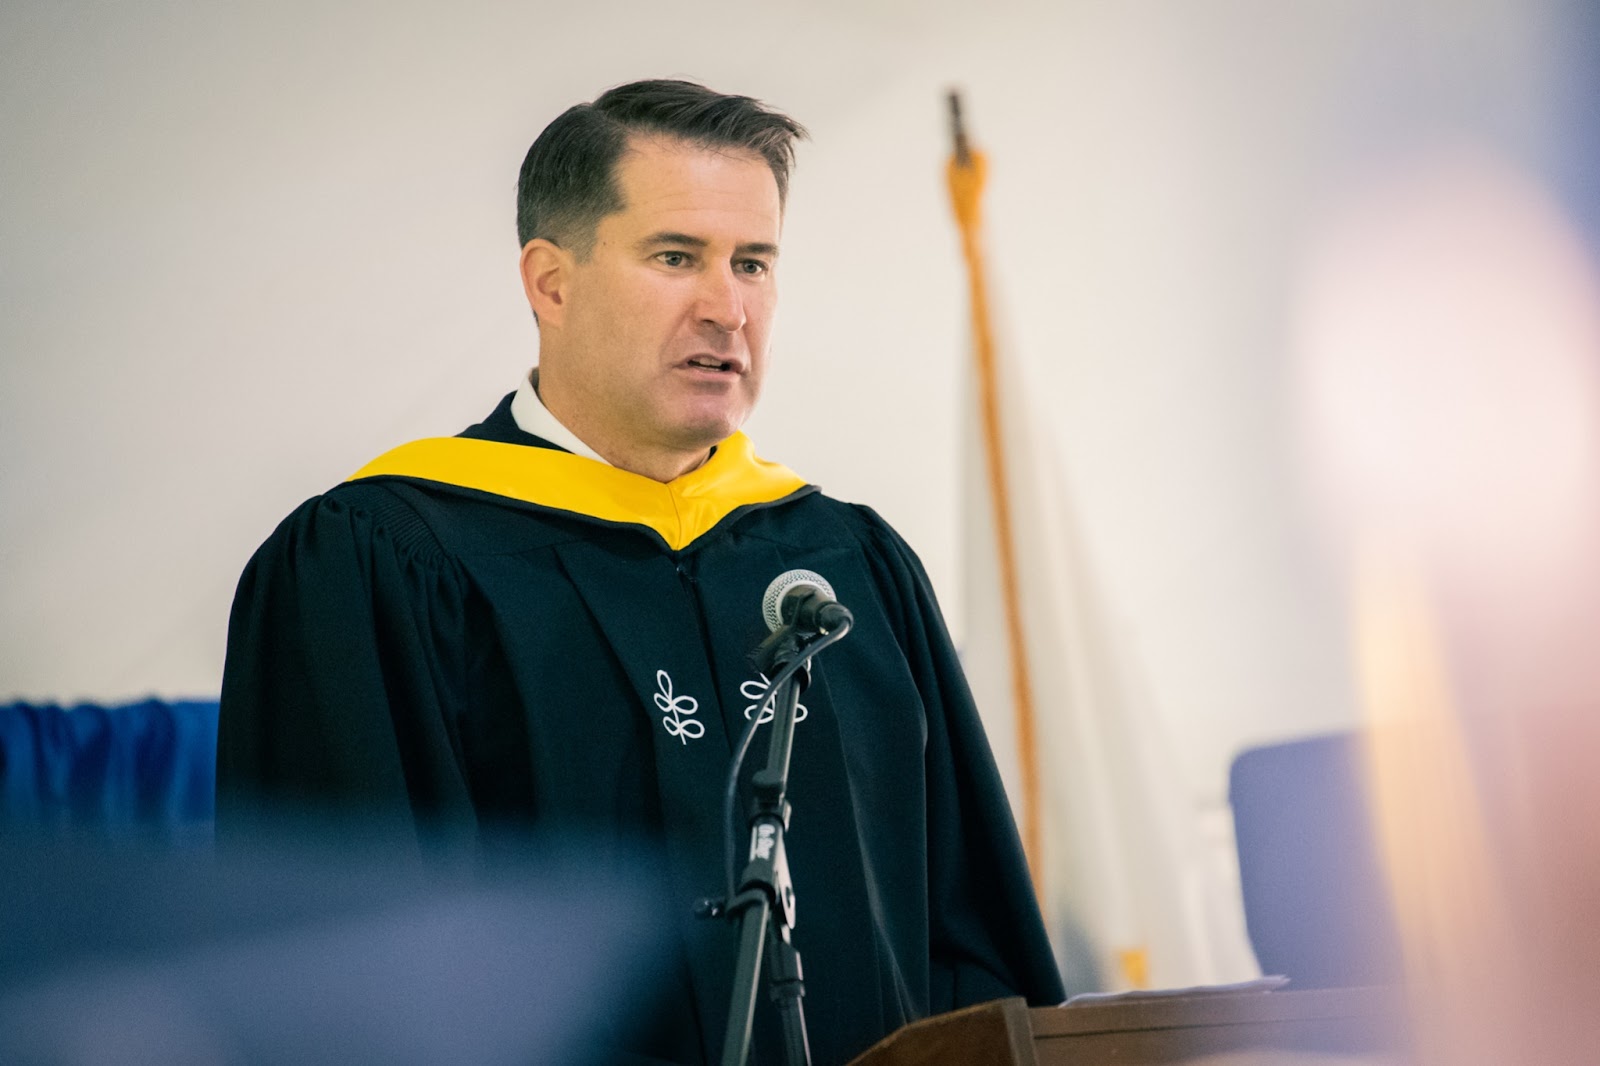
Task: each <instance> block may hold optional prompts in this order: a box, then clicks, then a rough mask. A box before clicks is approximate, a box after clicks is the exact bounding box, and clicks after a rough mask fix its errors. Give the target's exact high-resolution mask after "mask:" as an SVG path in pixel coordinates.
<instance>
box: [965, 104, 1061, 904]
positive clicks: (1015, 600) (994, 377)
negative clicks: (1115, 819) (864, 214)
mask: <svg viewBox="0 0 1600 1066" xmlns="http://www.w3.org/2000/svg"><path fill="white" fill-rule="evenodd" d="M950 124H951V131H952V134H953V136H954V141H955V151H954V153H953V154H952V155H951V157H950V162H949V164H948V166H947V168H946V177H947V179H948V181H949V185H950V201H951V204H952V206H953V207H954V209H955V216H956V225H957V228H959V229H960V231H961V251H962V254H963V256H964V257H965V258H966V261H967V280H968V288H969V292H970V295H971V300H972V334H973V346H972V351H973V359H974V361H975V363H976V365H977V371H978V400H979V412H980V422H981V424H982V431H983V451H984V459H985V465H986V468H987V471H988V475H989V502H990V505H991V509H992V510H993V512H994V529H995V544H996V549H997V553H998V555H999V563H1000V592H1001V597H1002V601H1003V603H1004V608H1005V621H1006V641H1007V644H1008V645H1009V651H1010V663H1011V691H1012V700H1013V703H1014V705H1015V713H1016V727H1017V765H1018V771H1019V777H1020V785H1021V789H1022V847H1023V850H1024V851H1025V852H1026V854H1027V857H1028V867H1029V869H1030V871H1031V872H1032V875H1033V890H1034V893H1035V894H1036V895H1037V896H1038V897H1039V898H1040V900H1041V902H1042V901H1043V899H1044V893H1043V891H1042V887H1043V869H1042V864H1043V859H1042V855H1041V850H1040V848H1041V833H1042V830H1041V821H1042V819H1041V817H1040V811H1039V808H1040V803H1039V758H1038V750H1037V748H1038V746H1037V740H1036V729H1035V719H1034V710H1033V685H1032V678H1031V675H1030V673H1029V668H1028V648H1027V642H1026V640H1025V639H1024V633H1023V626H1022V594H1021V589H1020V588H1019V585H1018V576H1017V558H1016V545H1015V539H1014V536H1013V532H1012V521H1011V497H1010V494H1009V492H1008V491H1007V482H1006V458H1005V447H1004V441H1003V440H1002V436H1001V426H1000V387H999V381H998V374H997V372H996V369H995V345H994V337H993V334H992V332H991V327H990V323H989V300H988V289H987V286H986V285H985V280H984V271H983V252H982V247H981V242H980V241H979V214H980V201H981V199H982V195H983V184H984V179H985V177H986V175H987V166H986V161H985V160H984V157H983V156H982V154H981V153H978V152H975V151H973V150H972V147H971V145H970V144H969V143H968V142H967V134H966V129H965V127H964V126H963V124H962V121H961V96H960V94H959V93H956V92H952V93H950Z"/></svg>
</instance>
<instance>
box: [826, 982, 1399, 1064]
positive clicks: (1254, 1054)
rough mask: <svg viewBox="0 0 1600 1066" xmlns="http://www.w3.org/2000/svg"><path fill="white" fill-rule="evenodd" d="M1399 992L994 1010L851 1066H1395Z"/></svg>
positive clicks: (1020, 1004)
mask: <svg viewBox="0 0 1600 1066" xmlns="http://www.w3.org/2000/svg"><path fill="white" fill-rule="evenodd" d="M1402 1017H1403V999H1402V994H1401V992H1400V991H1399V990H1398V989H1390V988H1336V989H1318V990H1311V991H1300V992H1290V991H1285V990H1278V991H1272V992H1261V991H1250V992H1226V993H1201V994H1195V995H1174V996H1151V997H1146V998H1137V999H1123V1000H1111V1001H1101V1002H1093V1003H1087V1004H1082V1005H1075V1006H1071V1007H1033V1008H1030V1007H1028V1006H1027V1004H1026V1003H1025V1002H1024V1001H1023V1000H1021V999H1002V1000H996V1001H994V1002H993V1003H983V1004H980V1005H978V1006H976V1007H968V1008H966V1009H965V1010H959V1011H952V1012H951V1013H949V1014H941V1015H938V1016H937V1017H933V1018H927V1019H924V1020H923V1021H920V1022H917V1023H915V1024H913V1025H908V1026H906V1027H905V1028H904V1029H901V1030H900V1031H899V1032H897V1033H892V1034H890V1035H889V1036H887V1037H885V1038H884V1039H883V1040H881V1041H879V1042H878V1043H877V1044H875V1045H873V1046H872V1047H871V1048H869V1049H868V1050H867V1051H866V1052H865V1053H864V1054H862V1055H861V1056H859V1057H858V1058H856V1059H855V1060H854V1061H853V1062H852V1063H851V1066H934V1064H945V1063H959V1064H962V1066H1169V1064H1186V1063H1194V1064H1197V1066H1198V1064H1200V1063H1202V1062H1203V1063H1204V1064H1205V1066H1289V1064H1294V1066H1312V1064H1316V1066H1325V1064H1326V1066H1331V1064H1334V1063H1337V1064H1339V1066H1379V1064H1383V1066H1393V1064H1398V1063H1401V1062H1403V1061H1405V1060H1404V1057H1403V1048H1404V1046H1405V1042H1404V1033H1403V1028H1402Z"/></svg>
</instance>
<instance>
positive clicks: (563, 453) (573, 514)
mask: <svg viewBox="0 0 1600 1066" xmlns="http://www.w3.org/2000/svg"><path fill="white" fill-rule="evenodd" d="M801 135H803V131H802V130H801V129H800V128H799V126H798V125H796V124H795V123H794V122H793V121H792V120H791V119H789V118H787V117H786V116H783V115H780V114H777V113H775V112H772V111H770V110H768V109H766V108H765V107H763V106H762V105H761V104H759V103H758V102H757V101H754V100H751V99H749V98H746V97H738V96H723V95H720V94H717V93H713V92H711V91H710V90H708V89H706V88H704V87H702V86H699V85H694V84H691V83H687V82H680V81H650V82H640V83H636V84H632V85H626V86H622V87H620V88H617V89H613V90H611V91H610V92H607V93H605V94H604V95H602V96H601V97H600V98H599V99H597V100H596V101H595V102H594V103H592V104H584V105H580V106H578V107H574V108H572V109H570V110H568V111H567V112H566V113H564V114H563V115H561V116H560V117H559V118H557V119H556V121H555V122H553V123H552V124H551V125H550V126H549V127H548V128H547V129H546V130H545V131H544V133H542V134H541V135H540V137H539V138H538V140H537V141H536V142H535V143H534V145H533V147H532V148H531V149H530V150H529V153H528V156H527V159H526V161H525V162H524V164H523V167H522V174H521V180H520V183H519V188H518V211H517V216H518V230H519V237H520V239H521V241H522V257H521V270H522V279H523V284H524V288H525V290H526V292H527V296H528V302H529V304H530V306H531V307H532V309H533V311H534V314H535V315H536V317H537V320H538V327H539V339H540V365H539V367H538V369H537V370H536V371H535V376H533V377H531V378H530V380H528V381H525V382H523V383H522V384H521V385H520V386H519V388H518V390H517V392H516V393H514V394H512V395H511V396H508V397H506V398H505V400H503V401H502V402H501V404H500V406H499V407H497V408H496V409H495V411H494V412H493V413H492V414H491V415H490V416H489V417H488V418H487V419H485V420H484V421H483V422H482V423H480V424H478V425H475V426H472V427H471V428H469V429H467V430H466V431H465V432H463V433H462V434H461V435H460V436H459V437H456V438H447V439H444V440H431V441H419V442H416V443H413V444H411V445H406V446H404V447H402V448H400V449H397V450H396V451H394V452H391V453H389V454H388V455H386V456H384V457H382V458H380V459H378V460H377V461H376V462H374V463H373V464H370V465H369V466H368V467H367V468H365V469H364V470H362V471H361V472H360V473H358V474H357V475H356V476H355V477H354V478H353V479H352V480H351V481H349V482H347V483H345V484H344V485H341V486H339V487H338V488H335V489H334V490H332V491H331V492H328V493H327V494H325V495H323V496H321V497H318V498H315V499H313V500H311V501H309V502H307V503H306V504H305V505H303V506H302V507H301V508H300V509H299V510H297V511H296V512H295V513H294V514H292V515H291V516H290V517H289V518H288V519H287V520H285V522H284V523H283V524H282V525H281V526H280V527H279V528H278V530H277V531H276V532H275V533H274V534H273V536H272V537H271V538H270V539H269V540H268V541H267V543H266V544H265V545H263V546H262V548H261V549H260V551H259V552H258V553H257V555H256V556H255V558H254V559H253V560H252V561H251V563H250V566H249V567H248V568H247V570H246V571H245V574H244V577H243V578H242V579H241V582H240V586H239V592H238V597H237V599H236V601H235V605H234V610H233V615H232V619H231V623H230V631H229V650H228V668H227V674H226V677H225V679H224V684H223V696H222V715H223V718H222V727H221V740H220V760H219V768H218V773H219V786H218V787H219V798H220V800H221V803H222V809H223V810H225V811H226V810H237V809H241V808H248V807H251V806H254V805H260V804H262V803H265V802H268V801H283V800H290V799H293V800H313V801H318V802H323V803H337V804H341V805H346V806H359V807H364V808H374V807H376V808H380V809H382V808H387V809H391V810H395V809H398V810H401V811H405V812H409V813H410V814H411V815H413V816H415V817H416V818H417V819H418V821H419V822H420V823H423V824H425V825H428V826H433V827H444V828H452V829H460V828H461V827H466V828H469V829H470V828H471V827H474V826H483V825H490V824H501V823H511V824H515V825H529V826H545V827H548V826H561V827H563V828H573V829H581V830H583V831H586V832H588V833H591V834H594V835H596V836H597V837H598V838H601V839H615V838H618V837H623V836H626V835H628V834H632V833H638V832H646V833H649V834H651V835H652V836H655V837H658V838H659V839H661V840H662V841H663V843H664V845H665V848H666V854H667V861H668V865H669V867H670V871H669V881H670V884H671V890H670V891H671V893H672V894H673V895H674V896H675V898H676V900H677V901H678V902H679V903H681V906H678V907H675V912H674V913H675V914H676V915H677V916H678V918H679V920H680V925H681V929H680V938H681V940H682V944H683V960H682V964H681V966H680V970H681V972H682V974H683V980H682V981H681V982H678V983H677V985H676V986H675V987H674V988H673V989H669V990H668V994H669V998H670V997H672V996H675V997H676V1000H675V1002H676V1004H677V1007H676V1008H675V1009H669V1010H668V1011H667V1012H666V1013H667V1015H668V1016H669V1017H670V1019H671V1020H670V1021H669V1023H668V1024H666V1025H664V1026H662V1027H659V1028H658V1030H657V1031H656V1032H653V1033H650V1034H647V1035H645V1036H642V1037H641V1038H640V1040H641V1041H642V1043H641V1044H638V1045H636V1049H637V1050H642V1051H645V1052H647V1053H649V1054H651V1055H654V1056H656V1057H658V1058H662V1059H666V1060H670V1061H679V1062H700V1061H708V1060H712V1059H715V1058H716V1057H717V1056H718V1052H719V1048H720V1042H721V1038H722V1032H723V1028H724V1026H725V1024H726V1013H727V1002H728V990H729V987H730V984H731V971H732V968H733V964H734V959H735V955H736V947H735V943H734V937H733V934H732V928H731V926H729V925H728V924H727V923H719V922H710V921H704V920H696V919H695V918H693V917H691V916H690V913H689V912H690V908H691V905H692V903H693V901H694V900H695V899H697V898H699V897H702V896H706V895H710V894H714V893H715V892H716V890H717V889H718V887H719V886H720V885H721V884H722V881H723V874H722V870H723V859H724V856H723V850H722V840H723V835H722V824H721V801H720V794H721V789H722V783H723V778H724V774H725V772H726V767H727V762H728V758H729V751H730V747H731V744H732V742H733V739H734V738H736V737H737V736H738V735H739V731H740V730H741V729H742V727H743V725H744V723H745V721H746V719H747V718H748V716H749V715H750V714H752V713H754V712H756V711H757V710H758V708H759V707H760V705H761V702H762V696H763V695H764V692H765V684H766V679H765V678H763V677H761V676H760V675H759V674H757V672H756V671H755V669H754V668H753V667H752V666H750V665H749V661H748V656H749V653H750V652H751V650H752V649H753V648H754V647H755V646H756V645H757V644H758V643H759V642H760V640H761V638H762V637H763V636H765V633H766V630H765V627H764V624H763V622H762V619H761V611H760V606H761V598H762V593H763V591H764V589H765V588H766V586H767V584H768V583H769V582H770V581H771V579H772V578H773V577H774V576H776V575H778V574H780V573H783V572H785V571H787V570H790V569H795V568H805V569H809V570H814V571H817V572H819V573H821V574H823V575H824V576H826V577H827V578H828V579H829V580H830V581H831V582H832V584H833V585H834V587H835V588H836V590H837V593H838V597H839V600H840V601H841V602H843V603H845V604H847V605H848V606H849V607H850V608H851V609H852V611H853V612H854V614H855V618H856V624H855V628H854V630H853V632H852V633H851V635H850V637H849V639H848V640H845V641H843V642H842V643H840V644H839V645H838V646H837V647H835V648H833V649H830V651H829V652H828V653H827V655H826V656H825V657H822V658H820V659H819V660H818V662H817V664H816V671H815V675H814V677H813V680H812V683H811V685H810V687H809V688H808V689H807V690H806V692H805V695H804V699H803V701H802V702H803V704H804V706H805V711H804V718H803V719H802V720H801V721H800V722H799V724H798V726H797V729H796V739H795V747H794V756H793V762H792V770H791V779H790V797H791V799H792V800H793V802H794V807H795V811H796V813H795V815H794V819H793V825H792V827H791V830H790V832H789V836H788V853H789V856H790V863H791V868H792V872H793V879H794V886H795V891H796V895H797V897H798V899H799V901H800V902H799V921H798V922H797V926H796V930H795V942H796V945H797V947H798V948H799V949H800V951H801V953H802V955H803V957H804V964H805V976H806V999H805V1006H806V1015H807V1021H808V1024H809V1026H810V1032H811V1039H812V1047H813V1051H814V1053H815V1057H816V1061H817V1062H839V1061H843V1060H845V1059H847V1058H849V1057H850V1056H852V1055H854V1054H856V1053H858V1052H860V1051H861V1050H863V1049H864V1048H865V1047H866V1046H868V1045H869V1044H870V1043H872V1042H873V1041H874V1040H876V1039H878V1038H880V1037H882V1036H883V1035H885V1034H887V1033H889V1032H891V1031H893V1030H894V1029H896V1028H898V1027H899V1026H901V1025H903V1024H905V1023H907V1022H909V1021H912V1020H914V1019H916V1018H919V1017H922V1016H925V1015H927V1014H930V1013H937V1012H940V1011H945V1010H950V1009H952V1008H955V1007H958V1006H962V1005H965V1004H969V1003H975V1002H981V1001H983V1000H987V999H991V998H996V997H1000V996H1010V995H1018V994H1022V995H1026V996H1028V997H1029V998H1030V999H1032V1000H1033V1001H1035V1002H1040V1003H1044V1002H1052V1001H1054V1000H1057V999H1059V997H1060V995H1061V989H1060V981H1059V978H1058V977H1057V975H1056V972H1055V967H1054V963H1053V961H1052V959H1051V955H1050V951H1049V947H1048V944H1047V943H1046V940H1045V937H1044V934H1043V930H1042V926H1041V923H1040V920H1039V915H1038V910H1037V906H1036V904H1035V903H1034V900H1033V898H1032V894H1031V890H1030V888H1029V885H1028V880H1027V874H1026V870H1025V868H1024V865H1023V862H1022V858H1021V849H1020V847H1019V845H1018V843H1017V838H1016V831H1015V829H1014V827H1013V825H1012V823H1011V819H1010V814H1009V809H1008V808H1007V806H1006V801H1005V797H1004V795H1003V793H1002V791H1001V788H1000V785H999V780H998V776H997V775H996V773H995V769H994V765H993V761H992V759H991V757H990V754H989V751H988V748H987V745H986V743H985V741H984V738H983V734H982V730H981V727H980V726H979V723H978V719H977V716H976V713H975V711H974V708H973V707H972V703H971V697H970V695H969V693H968V690H967V688H966V684H965V681H964V680H963V678H962V676H961V671H960V667H959V665H958V664H957V662H956V658H955V654H954V652H953V650H952V648H951V646H950V641H949V638H948V635H947V634H946V632H945V628H944V624H943V622H942V620H941V618H940V615H939V612H938V608H937V606H936V604H935V603H934V600H933V594H932V591H931V590H930V588H929V586H928V582H927V579H926V576H925V575H924V573H923V571H922V568H921V566H920V564H919V563H918V562H917V559H916V557H915V556H914V555H913V554H912V552H911V550H910V549H909V548H908V547H907V546H906V545H905V544H904V542H902V541H901V540H900V538H899V537H898V536H897V535H896V534H895V533H894V531H893V530H891V529H890V528H889V527H888V526H887V525H885V524H884V523H883V521H882V520H881V519H879V518H878V517H877V515H875V514H874V513H873V512H871V511H870V510H868V509H866V508H863V507H857V506H852V505H848V504H844V503H839V502H837V501H834V500H831V499H829V498H827V497H825V496H823V495H822V494H821V493H820V492H818V491H817V490H816V488H815V487H814V486H811V485H807V484H806V483H805V482H804V481H803V480H802V479H800V478H799V477H797V476H796V475H794V474H793V473H792V472H790V471H789V470H787V469H786V468H784V467H781V466H778V465H776V464H772V463H767V462H764V461H762V460H760V459H757V458H755V456H754V454H753V451H752V449H751V445H750V442H749V441H748V440H747V439H746V438H745V437H744V436H743V435H742V434H740V433H739V432H738V430H739V427H740V425H741V424H742V423H743V422H744V420H745V418H746V416H748V415H749V413H750V411H751V409H752V407H753V406H754V404H755V402H756V399H757V397H758V396H759V394H760V389H761V382H762V378H763V376H764V374H765V371H766V366H767V350H768V343H769V339H770V338H769V332H770V326H771V323H772V316H773V311H774V308H775V306H776V301H777V291H776V267H777V261H778V246H779V238H780V234H781V229H782V222H783V205H784V197H785V192H786V189H787V182H788V173H789V167H790V163H791V159H792V143H793V140H794V138H795V137H796V136H801ZM222 817H223V818H224V819H226V818H228V817H230V815H227V814H224V815H222ZM766 1010H767V1008H765V1007H763V1008H761V1009H760V1011H758V1013H760V1014H763V1015H764V1014H765V1013H766ZM763 1024H765V1023H763Z"/></svg>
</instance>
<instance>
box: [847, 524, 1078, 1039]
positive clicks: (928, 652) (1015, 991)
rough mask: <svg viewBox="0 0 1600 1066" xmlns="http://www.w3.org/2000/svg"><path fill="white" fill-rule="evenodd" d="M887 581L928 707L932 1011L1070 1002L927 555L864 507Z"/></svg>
mask: <svg viewBox="0 0 1600 1066" xmlns="http://www.w3.org/2000/svg"><path fill="white" fill-rule="evenodd" d="M861 510H862V511H863V512H864V513H865V515H866V517H867V518H868V520H869V522H870V523H871V527H872V531H873V539H874V540H876V541H877V544H878V550H877V551H875V552H872V553H870V554H871V555H873V556H874V565H875V566H876V567H877V568H879V570H880V574H879V581H880V586H881V587H883V588H885V590H886V600H888V602H887V603H886V606H887V607H888V609H889V611H890V618H891V620H892V621H893V622H894V623H895V624H896V626H897V627H898V628H899V630H900V639H901V642H902V644H901V646H902V649H903V651H904V653H905V655H906V659H907V662H908V663H909V664H910V667H911V670H912V674H913V676H914V677H916V678H917V679H918V684H919V687H920V688H921V690H922V691H921V697H922V702H923V706H924V708H925V709H926V713H927V726H928V740H927V748H926V750H925V754H924V758H925V774H926V787H927V805H928V811H927V817H928V822H927V840H928V845H927V846H928V895H929V899H928V915H929V924H930V928H929V931H928V933H929V949H930V963H931V965H930V971H929V983H930V987H929V996H930V1007H931V1009H932V1011H933V1012H934V1013H936V1014H937V1013H941V1012H944V1011H949V1010H954V1009H957V1008H959V1007H964V1006H969V1005H971V1004H974V1003H982V1002H985V1001H987V1000H992V999H1002V998H1006V997H1010V996H1024V997H1026V998H1027V1000H1028V1002H1029V1003H1031V1004H1033V1005H1035V1006H1052V1005H1054V1004H1057V1003H1059V1002H1061V1000H1062V999H1063V998H1065V993H1064V991H1063V988H1062V984H1061V977H1060V973H1059V972H1058V970H1057V968H1056V962H1055V956H1054V954H1053V952H1052V951H1051V948H1050V941H1049V938H1048V936H1047V934H1046V933H1045V929H1044V922H1043V920H1042V918H1041V917H1040V913H1039V903H1038V899H1037V897H1036V896H1035V895H1034V891H1033V884H1032V881H1031V879H1030V877H1029V874H1028V866H1027V861H1026V859H1025V858H1024V856H1023V851H1022V842H1021V839H1020V838H1019V837H1018V835H1017V828H1016V823H1015V822H1014V820H1013V819H1012V815H1011V807H1010V804H1009V802H1008V801H1007V799H1006V794H1005V787H1004V785H1003V784H1002V783H1001V780H1000V772H999V770H998V769H997V768H996V766H995V762H994V756H993V754H992V753H991V751H990V749H989V742H988V738H987V737H986V736H985V735H984V731H983V724H982V721H981V720H980V719H979V717H978V709H977V706H976V704H975V703H974V701H973V698H972V691H971V689H970V688H969V687H968V686H967V679H966V675H965V674H964V673H963V672H962V669H961V663H960V660H959V659H958V658H957V656H956V650H955V647H954V646H953V645H952V643H951V641H950V634H949V631H948V630H947V629H946V628H945V624H944V616H943V615H942V613H941V612H940V610H939V606H938V602H937V600H936V599H935V597H934V593H933V587H932V585H931V584H930V582H929V581H928V576H927V573H926V572H925V571H924V570H923V567H922V563H921V561H920V560H919V559H918V558H917V556H916V553H915V552H913V551H912V550H911V548H910V546H909V545H907V544H906V543H905V541H904V540H902V539H901V538H900V536H899V534H897V533H895V532H894V530H893V529H892V528H890V526H889V525H888V524H887V523H886V522H884V521H883V520H882V519H881V518H879V517H878V516H877V515H876V514H875V513H873V512H872V511H870V510H869V509H867V508H862V509H861Z"/></svg>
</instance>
